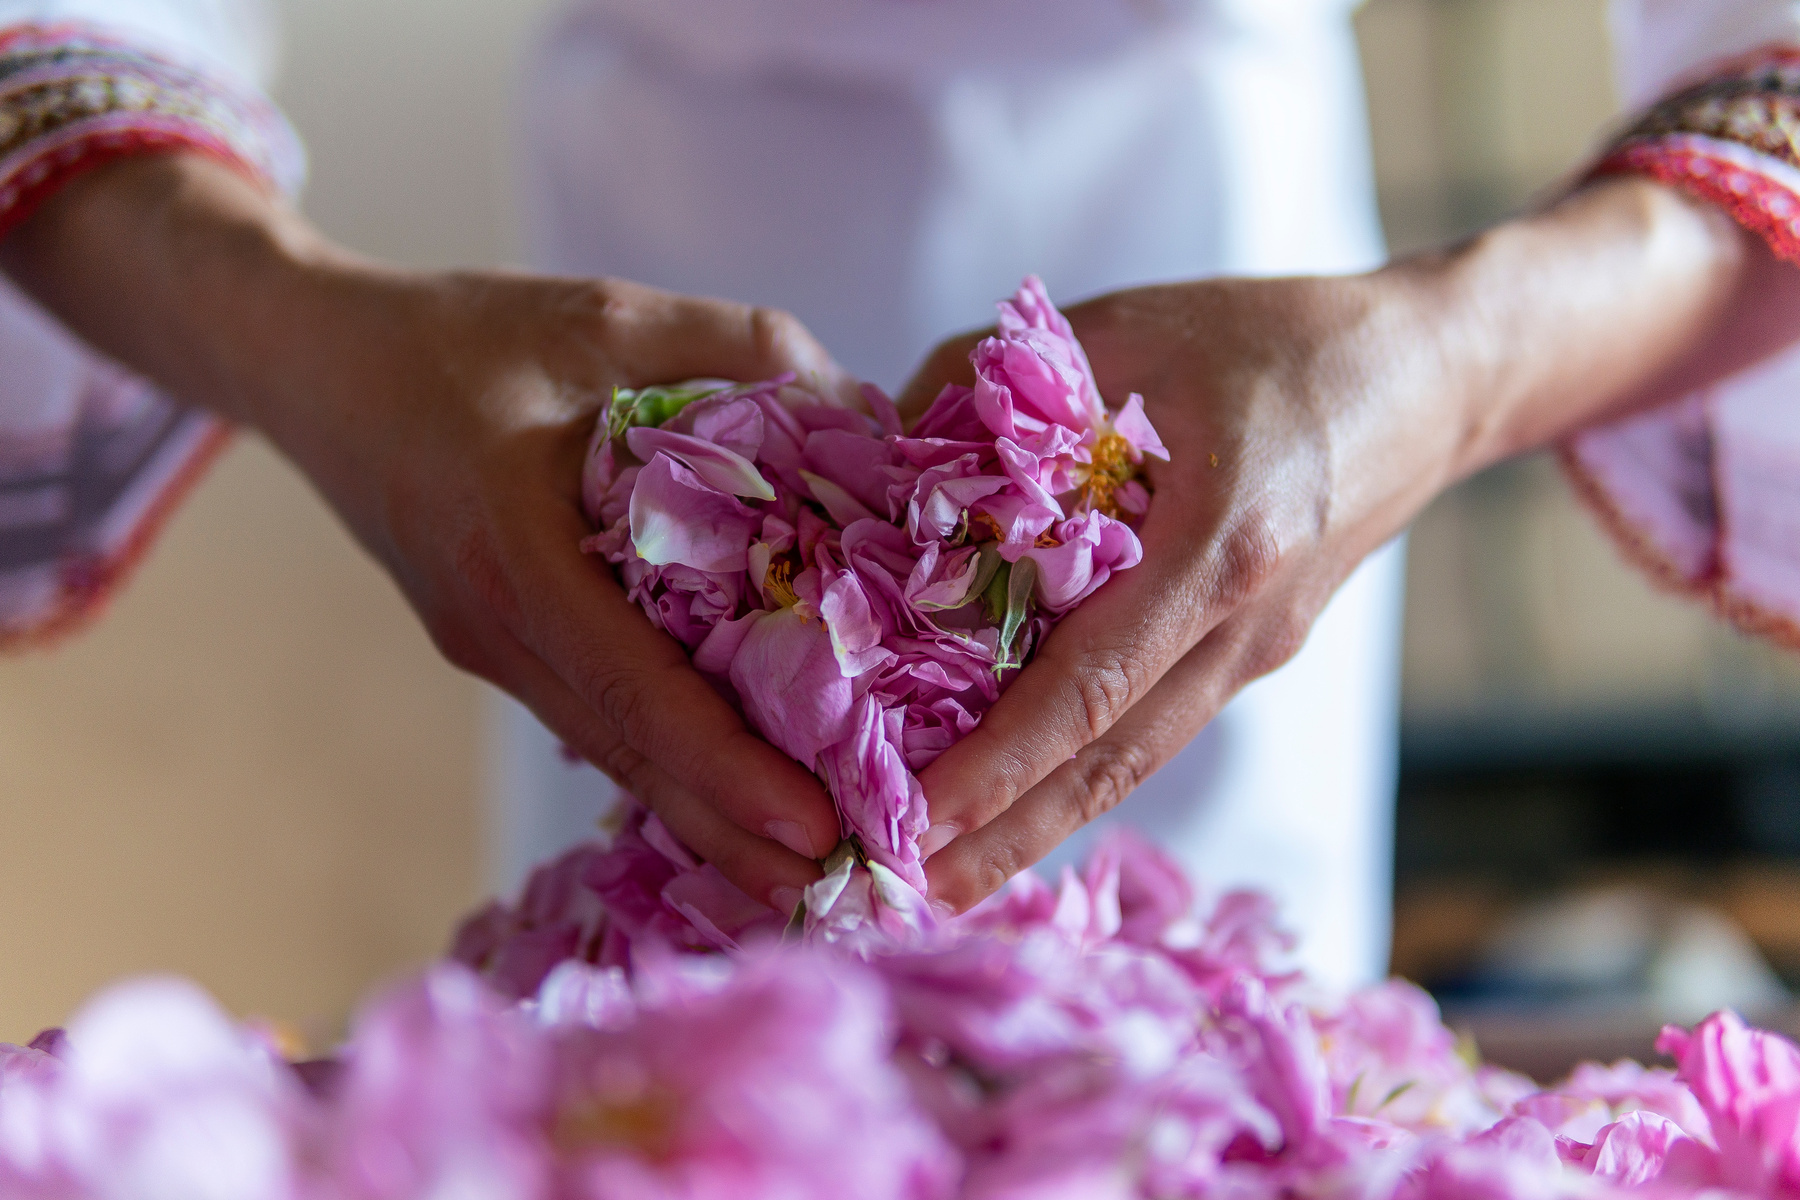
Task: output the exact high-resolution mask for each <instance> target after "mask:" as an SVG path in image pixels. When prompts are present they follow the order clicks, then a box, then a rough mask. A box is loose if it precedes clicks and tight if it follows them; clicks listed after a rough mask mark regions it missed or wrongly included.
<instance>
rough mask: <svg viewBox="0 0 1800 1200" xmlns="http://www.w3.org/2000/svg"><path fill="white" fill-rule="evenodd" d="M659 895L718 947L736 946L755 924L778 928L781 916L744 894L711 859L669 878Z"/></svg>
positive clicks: (772, 929)
mask: <svg viewBox="0 0 1800 1200" xmlns="http://www.w3.org/2000/svg"><path fill="white" fill-rule="evenodd" d="M662 897H663V901H664V903H666V904H668V905H669V907H671V908H673V909H674V910H675V911H676V912H679V913H680V914H681V915H682V916H684V917H686V918H687V919H688V920H689V921H691V922H693V924H694V928H695V929H697V930H699V931H700V933H701V935H702V936H703V937H705V938H706V940H707V941H708V942H710V943H711V944H712V945H713V946H714V947H716V948H717V949H720V950H736V949H737V948H738V944H739V941H740V939H742V938H743V937H745V936H746V935H747V934H748V933H750V932H752V931H753V930H756V929H757V928H758V927H761V928H762V929H764V930H765V931H766V932H768V933H770V934H779V933H780V932H781V925H782V921H781V918H780V917H779V916H777V915H776V913H775V912H774V911H773V910H772V909H770V908H769V906H768V905H766V904H763V903H761V902H760V901H757V900H752V899H751V898H750V897H749V896H746V895H745V894H744V893H743V892H742V891H740V890H739V889H738V887H737V886H736V885H735V884H733V883H732V882H731V881H730V880H728V879H726V878H725V876H723V875H721V874H719V869H718V868H717V867H715V866H713V865H712V864H711V863H707V864H706V865H705V866H702V867H701V868H700V869H699V870H697V871H688V872H685V873H683V874H680V875H677V876H675V878H673V879H671V880H669V882H668V883H666V884H664V885H663V890H662Z"/></svg>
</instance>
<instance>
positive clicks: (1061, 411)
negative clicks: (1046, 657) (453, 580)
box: [582, 278, 1168, 937]
mask: <svg viewBox="0 0 1800 1200" xmlns="http://www.w3.org/2000/svg"><path fill="white" fill-rule="evenodd" d="M971 358H972V360H973V363H974V366H975V386H974V387H973V388H967V387H960V386H954V385H952V386H950V387H947V388H945V389H944V391H943V393H942V394H941V395H940V396H938V398H937V400H936V401H935V402H934V403H933V404H932V406H931V407H930V409H929V410H927V411H926V412H925V414H924V415H923V416H922V417H921V418H920V419H919V421H918V422H917V423H916V425H915V426H914V427H913V429H912V431H911V432H910V433H906V432H904V431H903V430H902V428H901V423H900V417H899V414H898V413H897V412H896V411H895V410H894V406H893V404H892V403H891V402H890V401H889V400H888V399H887V397H886V396H884V395H882V394H881V393H880V392H879V391H878V390H876V389H874V388H865V389H864V396H865V399H866V400H867V402H868V405H869V409H870V412H869V413H866V414H865V413H863V412H860V411H857V410H855V409H851V408H847V407H845V406H843V405H842V404H838V403H834V402H831V401H829V400H827V399H826V398H824V397H821V396H819V395H817V394H815V393H812V392H809V391H807V390H806V389H805V388H803V387H801V386H800V385H799V384H798V383H796V382H795V381H794V380H793V379H792V378H791V377H789V378H783V379H775V380H770V381H768V382H766V383H752V384H738V385H717V386H708V385H705V384H696V385H688V386H683V387H678V388H650V389H645V390H641V391H628V390H623V389H621V390H619V391H618V392H616V393H615V394H614V395H613V398H612V401H611V403H610V404H609V405H608V406H607V408H606V410H605V411H604V412H603V413H602V414H601V419H600V422H599V427H598V428H597V429H596V431H595V434H594V440H593V445H592V448H591V450H590V452H589V455H588V460H587V466H586V470H585V472H584V474H583V479H582V495H583V498H584V501H585V503H586V506H587V510H588V515H589V517H591V518H592V519H593V521H594V522H595V524H596V525H597V526H598V527H599V528H600V529H601V530H603V532H601V533H599V534H597V535H596V536H594V537H592V538H590V539H588V540H587V541H586V542H585V543H584V544H583V548H584V549H586V550H588V551H590V552H591V553H594V554H598V555H601V556H603V557H604V558H605V559H606V560H607V561H608V562H610V563H612V564H613V566H614V568H615V569H616V570H617V572H618V574H619V577H620V579H621V580H622V581H623V582H624V584H625V587H626V588H627V590H628V592H629V594H630V596H631V598H632V599H633V600H635V601H636V602H637V603H638V604H639V605H640V606H642V608H643V610H644V611H645V612H646V613H648V614H649V616H650V619H651V620H652V621H653V622H654V623H655V624H656V625H657V626H658V627H660V628H662V629H664V630H666V631H667V632H668V633H670V634H671V635H672V636H674V637H676V638H678V639H680V641H681V642H682V644H683V645H685V646H686V647H687V648H688V651H689V652H690V653H691V654H692V655H693V660H694V665H695V667H696V668H698V669H699V670H700V671H701V672H702V673H703V674H705V675H707V676H708V677H709V678H711V679H712V680H713V681H714V682H715V683H717V684H718V686H719V687H720V688H721V689H722V690H723V691H724V692H725V693H726V694H727V695H728V696H731V697H733V698H735V699H736V701H737V703H738V706H739V708H740V709H741V710H742V711H743V713H744V715H745V717H746V718H747V719H748V720H749V721H750V723H751V725H753V726H754V727H755V728H756V729H757V730H758V731H759V732H760V733H761V734H762V735H763V736H764V737H765V738H767V739H768V740H769V741H770V742H772V743H774V744H775V745H776V746H778V747H780V748H781V749H782V750H784V751H786V752H787V753H788V754H790V755H792V756H793V757H794V759H795V760H796V761H798V762H799V763H801V764H802V765H803V766H805V767H806V768H807V769H809V770H812V771H815V772H817V773H818V774H819V776H820V778H821V779H823V780H824V782H825V785H826V787H827V789H828V791H829V792H830V794H831V796H832V797H833V799H834V800H835V801H836V803H837V806H838V813H839V816H840V818H841V820H842V824H843V835H844V838H845V850H844V851H843V852H842V853H840V854H838V855H836V856H835V857H834V859H833V861H831V862H829V863H828V864H827V867H828V871H827V876H826V879H825V880H824V882H822V883H821V884H819V885H816V886H815V887H814V888H812V889H810V890H809V891H808V893H807V896H806V900H805V905H804V906H805V910H806V911H805V913H804V914H803V918H804V924H805V927H806V931H807V933H808V934H809V935H812V936H827V937H836V936H843V935H849V934H851V933H853V932H855V931H857V930H861V929H863V927H864V925H865V924H866V921H865V919H864V918H866V917H875V918H879V921H878V924H880V925H881V926H882V927H884V928H888V929H889V931H890V932H892V931H893V930H894V929H900V928H909V927H914V926H919V925H922V924H928V923H930V921H931V919H932V918H931V916H930V913H929V911H928V910H927V909H926V907H925V905H924V902H923V900H922V898H921V896H920V893H922V892H923V890H924V886H925V875H924V872H923V871H922V870H921V869H920V850H919V842H920V838H921V837H922V836H923V835H924V834H925V832H926V828H927V823H928V819H927V816H926V809H925V798H924V795H923V793H922V792H921V791H920V788H919V782H918V779H917V778H916V776H915V773H916V772H918V771H920V770H922V769H923V768H924V767H925V766H926V765H927V764H929V763H930V762H931V761H932V760H933V759H935V758H936V757H937V756H938V755H939V754H942V753H943V752H944V750H946V749H947V748H948V747H949V746H950V745H951V744H952V743H953V742H955V741H956V740H957V739H958V738H960V737H962V736H963V735H964V734H966V733H968V732H969V730H971V729H972V728H974V727H975V724H976V722H978V721H979V720H980V719H981V716H982V714H983V713H984V712H986V711H987V709H988V707H989V706H990V705H992V704H993V703H994V701H995V699H997V698H998V697H999V695H1000V691H1001V689H1002V688H1003V687H1004V686H1005V684H1006V682H1007V681H1008V679H1009V678H1010V677H1011V676H1012V675H1013V674H1014V673H1016V671H1017V669H1018V668H1019V667H1020V666H1021V665H1023V663H1024V662H1025V660H1026V659H1027V658H1029V657H1030V655H1031V652H1032V648H1033V647H1034V646H1036V645H1037V643H1038V642H1039V641H1040V640H1041V639H1042V637H1043V636H1044V634H1045V633H1046V632H1047V631H1048V630H1049V628H1050V626H1051V625H1052V624H1054V622H1055V621H1056V620H1057V618H1059V617H1061V616H1062V615H1063V614H1064V613H1067V612H1068V611H1069V610H1070V609H1071V608H1073V607H1074V606H1075V605H1077V604H1079V603H1080V602H1081V601H1082V600H1083V599H1085V598H1086V597H1087V596H1089V595H1090V594H1092V592H1093V591H1094V590H1095V589H1096V588H1098V587H1099V586H1100V585H1101V584H1103V583H1105V582H1106V580H1107V579H1108V578H1109V577H1110V576H1111V575H1112V574H1113V572H1115V571H1123V570H1126V569H1128V568H1130V567H1132V566H1135V565H1136V564H1137V563H1138V561H1139V559H1141V558H1142V556H1143V553H1142V547H1141V546H1140V545H1139V542H1138V538H1137V534H1136V533H1135V532H1134V531H1133V529H1132V523H1133V522H1134V521H1136V520H1137V519H1138V518H1140V517H1142V516H1143V514H1144V513H1145V511H1146V510H1147V508H1148V507H1149V500H1150V495H1149V492H1148V491H1147V489H1146V488H1145V486H1144V484H1143V483H1142V482H1141V481H1140V480H1139V473H1140V469H1141V467H1142V464H1143V461H1144V459H1145V457H1146V456H1150V457H1155V458H1161V459H1164V460H1167V458H1168V452H1167V451H1166V450H1165V449H1164V448H1163V445H1162V442H1161V441H1160V440H1159V439H1158V437H1157V435H1156V430H1155V429H1154V428H1152V427H1151V425H1150V422H1149V420H1148V419H1146V417H1145V416H1144V406H1143V400H1142V398H1141V397H1139V396H1137V395H1133V396H1131V397H1130V398H1129V399H1128V400H1127V401H1126V402H1125V405H1124V407H1123V408H1121V409H1119V410H1118V411H1116V412H1113V411H1109V410H1108V409H1107V408H1106V406H1105V404H1104V403H1103V402H1102V401H1101V398H1100V392H1099V389H1098V387H1097V386H1096V384H1095V382H1094V375H1093V371H1092V370H1091V368H1090V367H1089V366H1088V361H1087V356H1086V354H1084V353H1083V352H1082V349H1081V345H1080V343H1078V342H1077V341H1076V340H1075V336H1074V334H1073V332H1072V331H1071V330H1070V328H1069V323H1068V322H1067V321H1066V320H1064V319H1063V316H1062V314H1061V313H1059V312H1058V311H1057V310H1056V308H1055V307H1054V306H1053V305H1052V304H1051V303H1050V300H1049V297H1048V296H1046V295H1045V293H1044V288H1043V284H1042V283H1040V282H1039V281H1038V280H1037V279H1035V278H1031V279H1027V280H1026V281H1025V283H1024V285H1023V286H1022V287H1021V288H1020V289H1019V292H1018V294H1017V295H1016V296H1014V297H1013V299H1012V300H1011V301H1009V302H1006V303H1002V304H1001V305H1000V321H999V326H998V330H997V332H996V333H995V335H994V336H993V337H990V338H988V339H986V340H985V341H983V342H982V343H981V344H980V346H978V347H977V348H976V350H975V352H974V354H973V355H972V356H971ZM865 868H866V869H865ZM723 884H724V881H723V879H722V878H721V879H717V880H715V881H713V885H712V886H713V887H714V889H715V890H721V889H722V887H723Z"/></svg>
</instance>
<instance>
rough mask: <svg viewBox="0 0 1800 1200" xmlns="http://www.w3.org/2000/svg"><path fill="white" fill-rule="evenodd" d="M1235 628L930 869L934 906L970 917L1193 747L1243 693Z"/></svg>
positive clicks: (1219, 634)
mask: <svg viewBox="0 0 1800 1200" xmlns="http://www.w3.org/2000/svg"><path fill="white" fill-rule="evenodd" d="M1234 625H1235V623H1234V622H1227V623H1226V625H1224V626H1221V627H1220V629H1218V630H1217V631H1215V633H1214V634H1213V635H1212V636H1211V637H1209V638H1208V639H1207V640H1205V641H1203V642H1201V643H1200V645H1199V646H1197V647H1195V648H1194V649H1193V650H1192V651H1190V652H1189V653H1188V654H1187V655H1186V656H1185V657H1184V658H1183V659H1182V660H1181V661H1180V662H1178V663H1176V664H1175V666H1174V667H1172V668H1171V669H1170V670H1169V671H1168V673H1167V674H1166V675H1164V676H1163V678H1162V680H1161V681H1160V682H1159V683H1158V684H1157V685H1156V687H1155V688H1154V689H1153V690H1152V691H1151V692H1150V694H1149V695H1148V696H1147V697H1146V698H1145V700H1144V702H1143V703H1142V704H1138V705H1136V706H1134V707H1133V708H1132V709H1131V710H1130V711H1129V712H1128V713H1126V714H1125V716H1124V717H1123V718H1122V719H1121V720H1120V721H1119V722H1118V723H1117V724H1115V725H1114V726H1113V727H1112V728H1111V729H1110V730H1109V731H1108V732H1107V733H1106V735H1105V736H1104V737H1101V738H1099V739H1098V740H1096V741H1094V742H1091V743H1089V744H1088V745H1086V746H1084V747H1082V748H1081V750H1080V751H1078V752H1077V753H1076V754H1075V756H1074V757H1073V758H1071V759H1069V760H1068V761H1066V762H1065V763H1063V764H1062V766H1060V767H1058V768H1057V769H1056V770H1055V771H1053V772H1052V773H1051V774H1050V776H1049V777H1048V778H1046V779H1045V780H1044V781H1043V782H1042V783H1040V784H1038V785H1037V786H1036V787H1034V788H1032V789H1031V790H1030V791H1029V792H1027V793H1026V794H1025V795H1023V796H1022V797H1020V798H1019V800H1018V802H1017V803H1015V804H1013V805H1012V806H1011V807H1009V808H1008V809H1006V811H1004V812H1002V813H1001V814H1000V815H998V816H997V817H995V818H994V819H993V820H992V821H991V822H989V823H988V824H986V825H983V826H982V827H981V828H979V829H977V830H975V831H974V832H972V833H968V834H965V835H964V836H962V837H959V838H957V839H956V840H955V841H952V842H951V843H950V844H949V845H948V846H946V847H945V848H944V849H943V850H941V851H939V852H938V853H937V854H934V855H932V857H931V858H930V859H929V860H927V861H926V863H925V877H926V880H927V882H928V884H929V894H930V896H931V898H932V900H934V901H942V902H944V903H947V904H949V905H951V906H952V907H953V908H954V909H955V910H956V911H958V912H964V911H967V910H968V909H969V908H971V907H973V906H974V905H976V904H978V903H980V902H981V901H982V900H984V899H986V898H987V897H988V896H989V895H991V894H993V893H994V892H996V891H998V890H999V889H1000V887H1001V886H1002V885H1003V884H1005V882H1006V881H1007V880H1008V879H1011V878H1012V877H1013V876H1014V875H1016V874H1018V873H1019V872H1020V871H1023V870H1025V869H1026V868H1027V867H1030V866H1032V865H1033V864H1035V863H1037V862H1038V861H1039V860H1040V859H1042V858H1043V857H1044V856H1045V855H1047V854H1049V853H1050V852H1051V851H1052V850H1054V849H1056V848H1057V847H1058V846H1060V845H1062V843H1063V842H1064V841H1066V840H1067V839H1068V837H1069V835H1071V834H1073V833H1074V832H1075V831H1076V830H1078V829H1080V828H1081V827H1082V826H1084V825H1086V824H1088V823H1089V822H1091V821H1093V820H1094V819H1095V818H1097V817H1099V816H1101V815H1102V814H1103V813H1106V812H1108V811H1110V810H1111V809H1112V808H1114V807H1116V806H1117V805H1118V804H1119V803H1120V802H1122V801H1123V800H1124V799H1125V798H1126V797H1127V796H1129V795H1130V794H1131V792H1132V791H1133V790H1134V789H1135V788H1136V787H1137V786H1138V785H1139V784H1140V783H1142V782H1143V781H1144V780H1146V779H1148V778H1149V777H1150V776H1151V775H1152V774H1153V773H1154V772H1155V771H1156V770H1157V769H1158V768H1159V767H1161V766H1162V765H1163V764H1164V763H1166V762H1168V761H1169V759H1171V758H1173V757H1174V756H1175V755H1176V754H1178V753H1179V752H1180V751H1181V749H1182V748H1183V747H1184V746H1186V745H1187V744H1188V742H1190V741H1192V740H1193V738H1194V735H1195V734H1197V733H1199V732H1200V730H1201V729H1202V728H1203V727H1204V726H1205V725H1206V723H1207V722H1208V721H1210V720H1212V718H1213V717H1214V716H1215V715H1217V713H1218V711H1219V709H1221V708H1222V707H1224V705H1225V703H1226V702H1227V701H1228V700H1229V699H1230V698H1231V696H1232V695H1233V694H1234V693H1235V692H1236V690H1237V687H1238V685H1239V683H1240V682H1241V676H1242V671H1240V670H1239V669H1238V666H1239V663H1240V660H1242V659H1243V658H1244V657H1245V649H1244V646H1243V645H1242V643H1241V641H1240V639H1239V638H1238V637H1237V636H1236V634H1237V630H1236V629H1235V628H1234Z"/></svg>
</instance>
